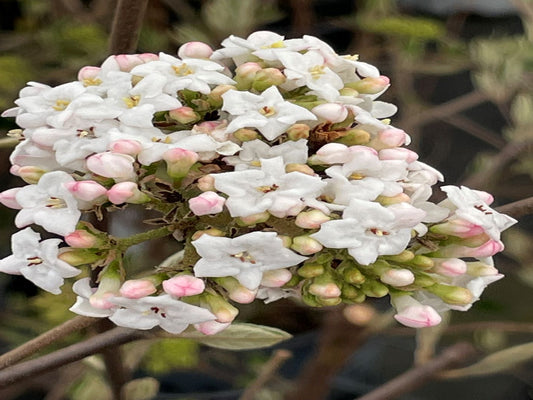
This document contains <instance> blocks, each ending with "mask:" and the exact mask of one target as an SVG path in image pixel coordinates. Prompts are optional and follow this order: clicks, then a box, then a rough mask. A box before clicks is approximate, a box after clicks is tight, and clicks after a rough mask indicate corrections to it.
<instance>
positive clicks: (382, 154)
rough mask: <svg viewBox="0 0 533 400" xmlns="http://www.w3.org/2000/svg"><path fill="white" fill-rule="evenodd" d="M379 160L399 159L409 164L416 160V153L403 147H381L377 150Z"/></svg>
mask: <svg viewBox="0 0 533 400" xmlns="http://www.w3.org/2000/svg"><path fill="white" fill-rule="evenodd" d="M379 159H380V160H400V161H405V162H406V163H408V164H410V163H412V162H414V161H416V160H418V154H416V153H415V152H414V151H412V150H409V149H406V148H404V147H396V148H392V149H382V150H380V151H379Z"/></svg>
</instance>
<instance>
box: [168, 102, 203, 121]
mask: <svg viewBox="0 0 533 400" xmlns="http://www.w3.org/2000/svg"><path fill="white" fill-rule="evenodd" d="M168 116H169V117H170V118H172V119H173V120H174V121H177V122H179V123H180V124H192V123H194V122H196V121H198V120H200V115H199V114H198V113H197V112H196V111H194V110H193V109H192V108H191V107H185V106H184V107H178V108H175V109H173V110H170V111H169V112H168Z"/></svg>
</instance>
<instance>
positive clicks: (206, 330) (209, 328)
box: [194, 321, 231, 335]
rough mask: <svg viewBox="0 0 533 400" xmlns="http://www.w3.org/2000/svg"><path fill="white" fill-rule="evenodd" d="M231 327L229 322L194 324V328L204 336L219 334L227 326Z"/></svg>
mask: <svg viewBox="0 0 533 400" xmlns="http://www.w3.org/2000/svg"><path fill="white" fill-rule="evenodd" d="M230 325H231V322H226V323H221V322H217V321H205V322H200V323H199V324H194V328H195V329H196V330H197V331H198V332H201V333H203V334H204V335H216V334H217V333H219V332H222V331H223V330H224V329H226V328H227V327H228V326H230Z"/></svg>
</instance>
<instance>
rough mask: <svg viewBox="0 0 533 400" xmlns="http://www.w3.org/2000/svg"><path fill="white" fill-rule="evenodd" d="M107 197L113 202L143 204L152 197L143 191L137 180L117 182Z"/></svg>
mask: <svg viewBox="0 0 533 400" xmlns="http://www.w3.org/2000/svg"><path fill="white" fill-rule="evenodd" d="M107 197H108V199H109V201H110V202H111V203H113V204H122V203H130V204H142V203H146V202H148V201H150V197H148V195H146V194H145V193H143V192H141V191H140V190H139V187H138V186H137V184H136V183H135V182H129V181H126V182H119V183H115V184H114V185H113V186H112V187H111V189H109V190H108V191H107Z"/></svg>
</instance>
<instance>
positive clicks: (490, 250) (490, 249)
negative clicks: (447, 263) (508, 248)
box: [463, 239, 505, 258]
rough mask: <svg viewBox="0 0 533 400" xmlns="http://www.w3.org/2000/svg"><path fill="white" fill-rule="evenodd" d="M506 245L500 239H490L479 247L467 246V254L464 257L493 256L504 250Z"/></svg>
mask: <svg viewBox="0 0 533 400" xmlns="http://www.w3.org/2000/svg"><path fill="white" fill-rule="evenodd" d="M504 248H505V246H504V245H503V243H502V242H501V241H499V240H493V239H491V240H489V241H488V242H486V243H485V244H482V245H481V246H479V247H474V248H472V247H465V255H464V256H463V257H479V258H484V257H492V256H493V255H494V254H496V253H499V252H501V251H503V250H504Z"/></svg>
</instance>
